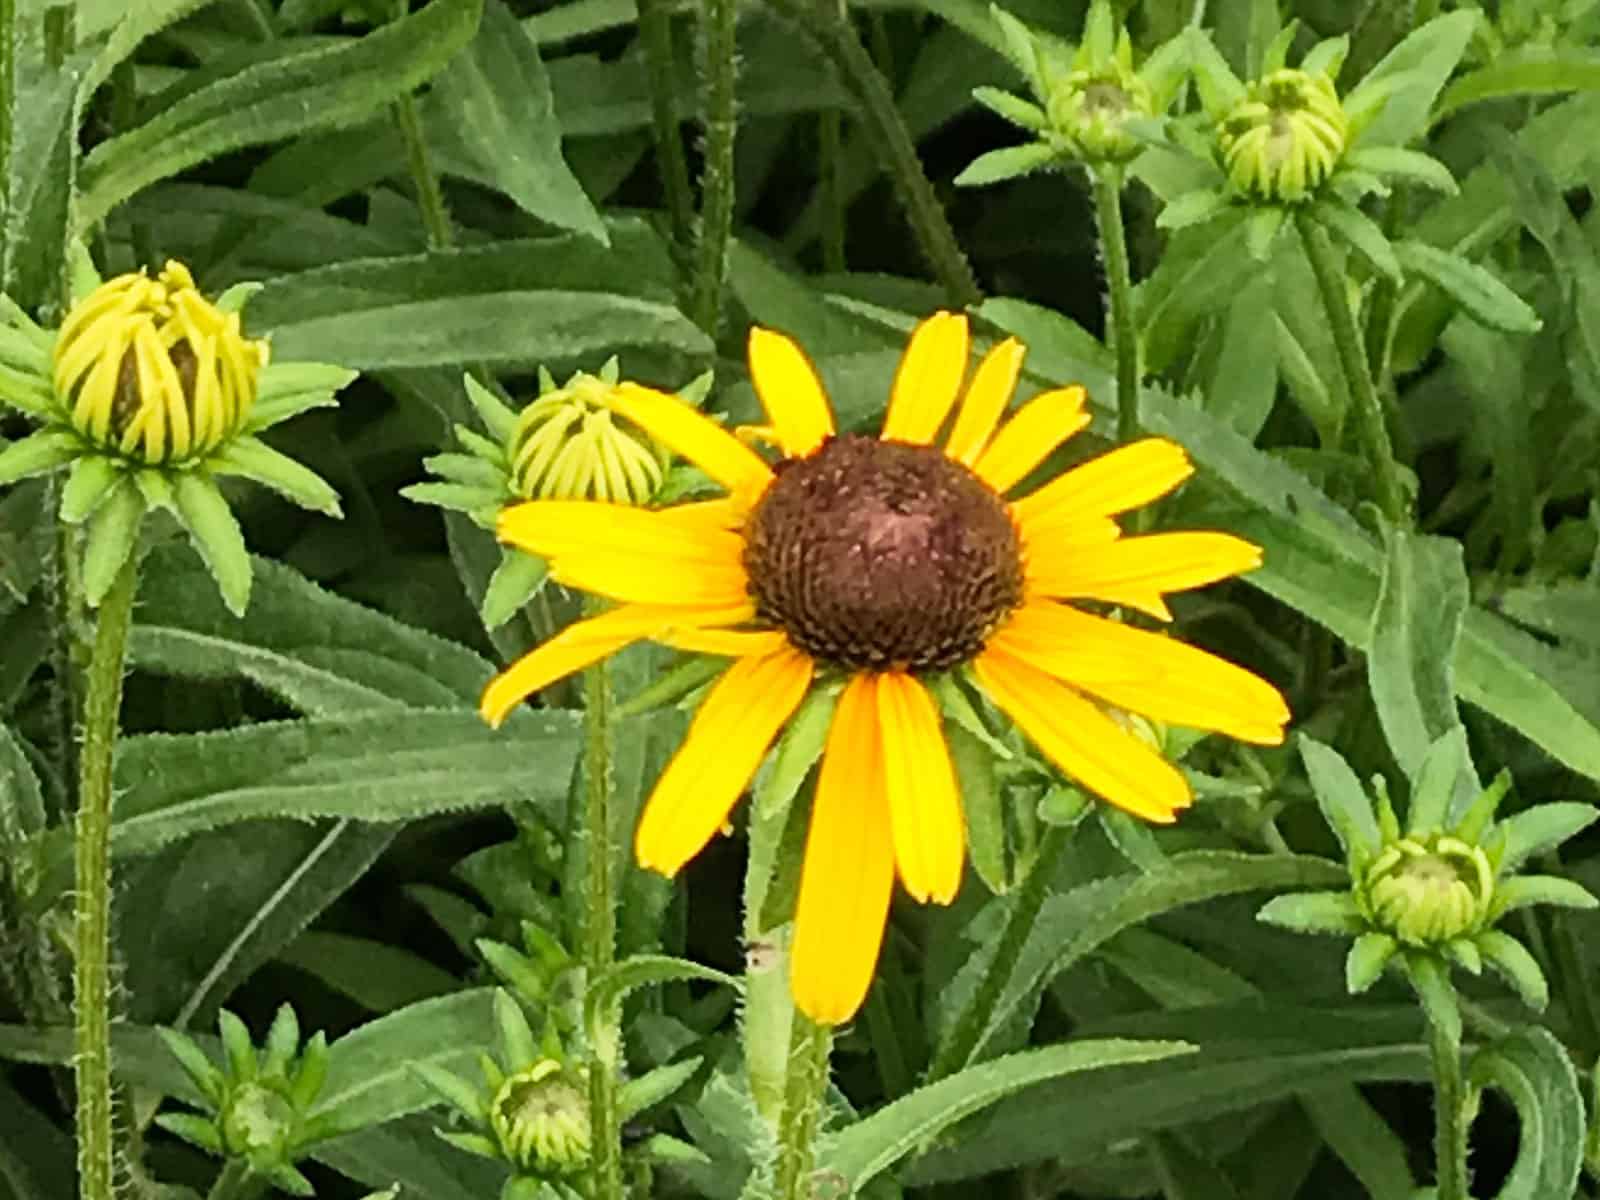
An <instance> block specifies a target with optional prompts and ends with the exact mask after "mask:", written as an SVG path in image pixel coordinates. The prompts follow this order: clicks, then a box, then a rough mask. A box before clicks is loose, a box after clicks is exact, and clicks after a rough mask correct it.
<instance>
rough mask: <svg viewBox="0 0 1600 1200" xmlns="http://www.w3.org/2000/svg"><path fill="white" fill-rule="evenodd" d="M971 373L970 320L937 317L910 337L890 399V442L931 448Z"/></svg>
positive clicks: (886, 432) (946, 315)
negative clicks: (968, 341)
mask: <svg viewBox="0 0 1600 1200" xmlns="http://www.w3.org/2000/svg"><path fill="white" fill-rule="evenodd" d="M966 373H967V318H966V317H965V316H963V315H962V314H960V313H949V312H941V313H934V314H933V316H931V317H929V318H928V319H927V320H926V321H924V322H922V324H920V325H918V326H917V328H916V329H915V330H914V331H913V332H912V334H911V341H910V342H909V343H908V344H907V346H906V352H905V354H904V355H903V356H902V357H901V359H900V368H899V370H897V371H896V372H895V376H894V387H893V389H892V390H891V391H890V393H889V414H888V416H887V417H885V418H884V422H883V438H884V440H885V441H896V442H915V443H916V444H918V445H923V446H925V445H927V444H928V443H929V442H931V441H933V437H934V434H936V433H938V432H939V426H941V425H943V424H944V419H945V417H946V416H947V415H948V414H949V412H950V406H951V405H952V404H954V403H955V402H956V396H957V394H958V393H959V392H960V391H961V381H962V379H963V378H965V377H966Z"/></svg>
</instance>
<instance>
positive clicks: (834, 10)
mask: <svg viewBox="0 0 1600 1200" xmlns="http://www.w3.org/2000/svg"><path fill="white" fill-rule="evenodd" d="M774 2H775V6H776V7H778V8H779V9H781V10H782V11H783V12H786V13H788V14H789V15H790V16H792V17H795V18H797V19H798V20H800V21H802V22H804V23H805V24H806V26H807V27H808V28H809V29H810V30H811V32H812V35H813V36H814V37H816V39H817V41H818V43H819V44H820V45H821V46H822V49H823V52H824V53H825V54H826V55H827V56H828V58H829V60H830V61H831V62H832V63H833V66H834V69H835V70H837V71H838V72H839V75H840V77H841V79H842V80H843V82H844V85H845V87H846V88H848V89H849V91H850V92H851V94H852V95H854V96H855V98H856V102H857V103H858V104H859V105H860V106H861V118H862V121H863V123H864V126H865V128H866V132H867V136H868V137H870V138H871V139H872V140H873V142H874V143H876V148H877V151H878V155H879V157H880V158H882V159H883V161H884V163H885V164H886V165H887V166H888V168H889V173H890V176H891V178H892V179H893V180H894V184H895V189H896V191H898V192H899V194H900V202H901V203H902V204H903V205H905V209H906V216H907V218H908V219H909V220H910V222H911V229H912V232H913V233H915V234H916V238H917V242H918V244H919V245H920V246H921V247H922V253H923V255H924V256H925V257H926V258H927V260H928V263H929V265H930V266H931V267H932V268H933V272H934V274H935V275H936V276H937V277H938V279H939V283H940V284H941V285H942V286H943V288H944V290H945V294H946V296H947V297H948V298H949V300H950V303H951V304H954V305H956V306H957V307H960V308H965V307H967V306H968V305H972V304H976V303H977V302H978V301H979V300H981V299H982V298H983V297H982V293H981V292H980V291H979V290H978V281H977V279H976V278H974V277H973V274H972V267H971V266H970V265H969V264H968V263H967V257H966V255H965V254H963V253H962V251H961V246H960V244H959V243H958V242H957V241H956V235H955V231H954V230H952V229H951V228H950V222H949V219H948V218H947V217H946V216H945V212H944V207H943V206H942V205H941V204H940V203H939V197H938V196H937V195H935V194H934V190H933V184H931V183H930V182H928V176H927V174H926V173H925V172H924V171H923V169H922V160H921V159H920V158H918V157H917V146H916V143H915V142H914V141H913V140H912V137H911V131H910V130H909V129H907V128H906V123H905V120H904V118H903V117H901V115H900V109H899V106H898V105H896V104H895V99H894V93H893V92H892V91H891V90H890V89H889V83H888V81H887V80H886V79H884V77H883V73H882V72H881V71H879V70H878V67H877V64H876V63H874V62H873V61H872V55H870V54H868V53H867V50H866V47H865V46H863V45H862V44H861V39H860V38H859V37H857V36H856V30H855V26H854V25H853V24H851V20H850V16H849V13H848V12H847V11H846V10H845V8H844V6H843V5H840V4H837V3H831V2H829V0H774Z"/></svg>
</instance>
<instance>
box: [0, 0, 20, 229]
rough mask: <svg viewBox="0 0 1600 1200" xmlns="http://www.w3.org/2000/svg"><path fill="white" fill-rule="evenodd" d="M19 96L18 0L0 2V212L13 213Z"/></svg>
mask: <svg viewBox="0 0 1600 1200" xmlns="http://www.w3.org/2000/svg"><path fill="white" fill-rule="evenodd" d="M16 93H17V0H0V213H7V212H9V211H10V210H11V117H12V113H13V111H14V110H15V108H16V98H17V97H16Z"/></svg>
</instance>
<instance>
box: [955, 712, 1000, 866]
mask: <svg viewBox="0 0 1600 1200" xmlns="http://www.w3.org/2000/svg"><path fill="white" fill-rule="evenodd" d="M945 742H946V744H947V746H948V747H949V752H950V763H951V765H952V766H953V767H954V768H955V772H956V783H957V790H958V791H959V793H960V796H961V810H962V814H963V815H964V816H965V817H966V826H967V859H968V861H970V862H971V863H972V869H973V870H974V871H976V872H977V874H978V878H979V879H981V880H983V885H984V887H986V888H988V889H989V891H990V892H991V893H993V894H994V895H996V896H1003V895H1005V894H1006V893H1007V892H1009V891H1010V890H1011V885H1012V882H1013V876H1014V874H1015V865H1016V864H1015V861H1014V857H1013V855H1012V853H1011V847H1010V844H1009V840H1008V839H1007V837H1006V809H1005V803H1004V797H1003V796H1002V793H1001V787H1000V779H999V777H998V776H997V774H996V772H995V762H994V756H993V755H992V754H990V753H989V749H988V747H987V746H985V745H984V744H983V743H982V742H981V741H979V740H978V739H977V738H975V737H973V736H972V735H971V734H970V733H968V732H967V731H966V730H965V729H963V728H962V727H961V726H960V725H955V724H952V725H948V726H946V727H945Z"/></svg>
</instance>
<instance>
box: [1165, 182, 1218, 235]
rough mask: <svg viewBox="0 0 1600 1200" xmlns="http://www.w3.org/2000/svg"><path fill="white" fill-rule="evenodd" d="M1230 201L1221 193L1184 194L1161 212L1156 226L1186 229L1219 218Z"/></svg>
mask: <svg viewBox="0 0 1600 1200" xmlns="http://www.w3.org/2000/svg"><path fill="white" fill-rule="evenodd" d="M1231 204H1232V201H1231V200H1229V198H1228V197H1227V196H1226V195H1224V194H1223V193H1221V192H1214V191H1209V190H1208V191H1201V192H1185V193H1184V194H1183V195H1181V196H1179V197H1178V198H1177V199H1176V200H1174V201H1173V202H1172V203H1171V204H1169V205H1167V206H1166V207H1165V208H1163V209H1162V210H1161V215H1160V216H1158V217H1157V218H1156V225H1157V226H1159V227H1160V228H1162V229H1187V228H1188V227H1189V226H1190V225H1203V224H1205V222H1207V221H1209V220H1211V219H1212V218H1213V217H1218V216H1221V215H1222V213H1223V212H1225V211H1226V210H1227V209H1228V207H1229V206H1230V205H1231Z"/></svg>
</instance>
